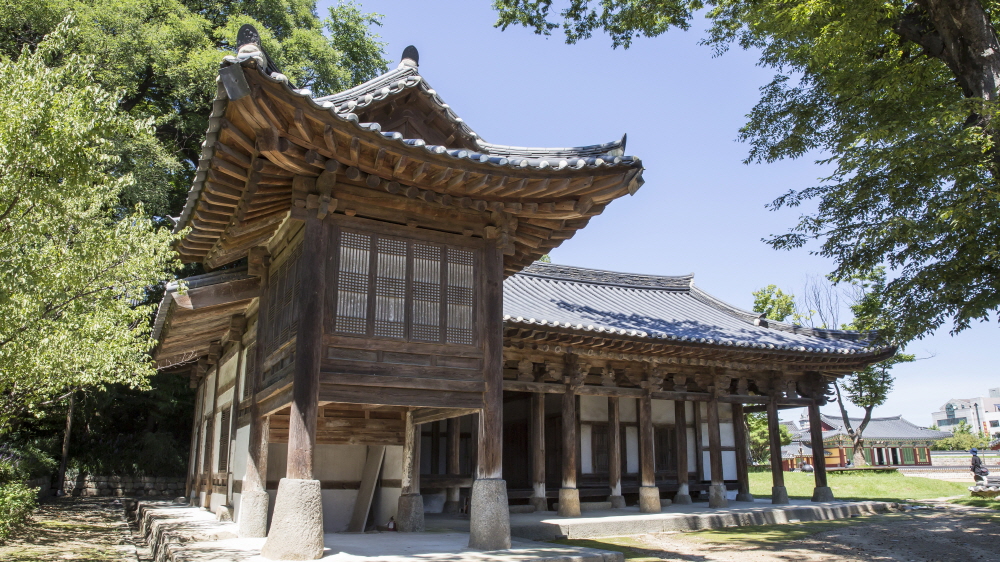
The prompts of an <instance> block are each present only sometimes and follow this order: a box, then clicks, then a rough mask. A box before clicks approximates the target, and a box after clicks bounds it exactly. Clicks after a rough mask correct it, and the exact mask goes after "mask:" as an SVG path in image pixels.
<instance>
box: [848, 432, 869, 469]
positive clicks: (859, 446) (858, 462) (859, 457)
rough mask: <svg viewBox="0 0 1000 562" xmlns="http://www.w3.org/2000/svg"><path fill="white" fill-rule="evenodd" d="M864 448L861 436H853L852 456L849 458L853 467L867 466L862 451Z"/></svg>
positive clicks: (863, 440)
mask: <svg viewBox="0 0 1000 562" xmlns="http://www.w3.org/2000/svg"><path fill="white" fill-rule="evenodd" d="M864 446H865V439H864V437H862V436H861V434H855V436H854V456H853V457H851V462H852V463H853V464H854V466H868V461H866V460H865V452H864V450H863V448H864Z"/></svg>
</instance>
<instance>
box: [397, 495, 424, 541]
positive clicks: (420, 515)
mask: <svg viewBox="0 0 1000 562" xmlns="http://www.w3.org/2000/svg"><path fill="white" fill-rule="evenodd" d="M396 506H397V507H396V530H397V531H399V532H401V533H420V532H422V531H423V530H424V497H423V496H421V495H420V494H403V495H401V496H399V502H397V504H396Z"/></svg>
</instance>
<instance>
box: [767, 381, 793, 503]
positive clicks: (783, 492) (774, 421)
mask: <svg viewBox="0 0 1000 562" xmlns="http://www.w3.org/2000/svg"><path fill="white" fill-rule="evenodd" d="M767 440H768V444H769V445H770V446H771V482H772V484H771V503H774V504H786V503H788V490H787V489H785V473H784V472H783V470H784V469H783V467H782V466H781V433H780V430H779V429H778V398H777V396H771V399H770V400H768V401H767Z"/></svg>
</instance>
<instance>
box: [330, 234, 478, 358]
mask: <svg viewBox="0 0 1000 562" xmlns="http://www.w3.org/2000/svg"><path fill="white" fill-rule="evenodd" d="M339 244H340V251H339V253H338V259H339V263H338V264H337V267H336V281H335V282H336V305H335V307H334V308H335V312H334V322H333V324H334V331H336V332H338V333H342V334H354V335H367V336H375V337H382V338H392V339H400V340H410V341H419V342H428V343H453V344H463V345H473V344H474V343H475V334H474V330H473V322H474V319H473V317H474V302H475V300H474V298H475V297H474V292H475V281H476V276H475V273H476V272H475V253H474V252H473V251H472V250H470V249H466V248H459V247H454V246H451V245H448V244H442V243H434V242H426V241H417V240H407V239H405V238H401V237H393V236H386V235H382V234H369V233H365V232H355V231H351V230H341V231H340V232H339Z"/></svg>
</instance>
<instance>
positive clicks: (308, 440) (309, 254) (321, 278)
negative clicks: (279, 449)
mask: <svg viewBox="0 0 1000 562" xmlns="http://www.w3.org/2000/svg"><path fill="white" fill-rule="evenodd" d="M327 238H328V234H327V227H326V223H325V222H324V221H321V220H319V219H317V218H316V217H311V218H309V219H307V220H306V224H305V229H304V234H303V240H302V254H301V256H300V257H299V263H298V282H299V294H298V298H299V306H298V310H299V319H298V332H297V334H296V339H295V370H294V382H293V383H292V410H291V419H290V421H289V428H288V470H287V472H286V474H287V477H288V478H295V479H300V480H312V479H313V456H314V449H315V446H316V419H317V415H318V409H319V372H320V364H321V361H322V351H323V294H324V292H325V290H326V259H327V252H326V246H327Z"/></svg>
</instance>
